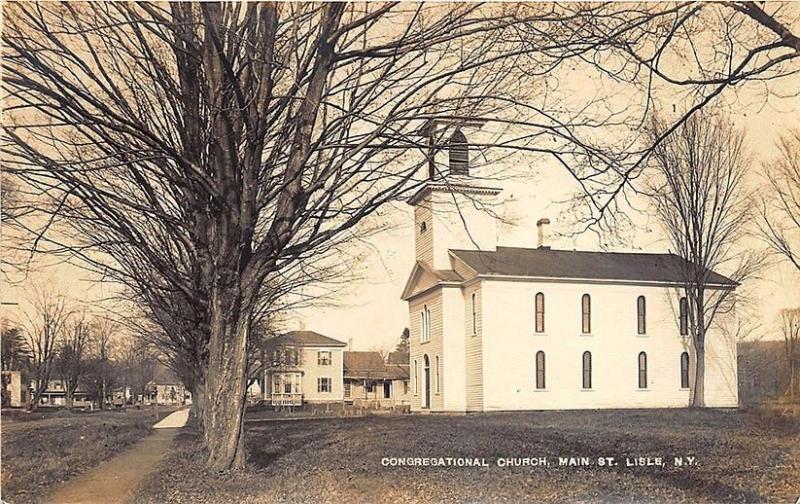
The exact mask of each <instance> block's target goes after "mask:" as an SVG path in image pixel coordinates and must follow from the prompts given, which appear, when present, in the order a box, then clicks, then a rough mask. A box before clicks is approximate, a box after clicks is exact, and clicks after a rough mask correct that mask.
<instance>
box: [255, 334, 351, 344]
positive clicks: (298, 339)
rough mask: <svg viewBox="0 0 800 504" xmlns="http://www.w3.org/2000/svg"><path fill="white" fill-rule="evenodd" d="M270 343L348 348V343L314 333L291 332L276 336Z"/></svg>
mask: <svg viewBox="0 0 800 504" xmlns="http://www.w3.org/2000/svg"><path fill="white" fill-rule="evenodd" d="M270 343H277V344H281V345H287V346H311V347H326V346H328V347H346V346H347V343H344V342H342V341H339V340H336V339H333V338H329V337H328V336H325V335H322V334H320V333H317V332H314V331H289V332H287V333H286V334H282V335H280V336H276V337H275V338H273V339H272V340H271V341H270Z"/></svg>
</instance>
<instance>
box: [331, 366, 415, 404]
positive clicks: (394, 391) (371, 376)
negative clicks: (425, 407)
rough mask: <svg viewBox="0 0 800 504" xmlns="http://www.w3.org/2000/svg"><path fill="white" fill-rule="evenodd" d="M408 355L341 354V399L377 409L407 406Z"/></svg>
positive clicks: (408, 397)
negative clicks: (342, 397)
mask: <svg viewBox="0 0 800 504" xmlns="http://www.w3.org/2000/svg"><path fill="white" fill-rule="evenodd" d="M409 399H410V396H409V394H408V354H400V353H399V352H393V353H391V354H389V355H388V356H387V359H386V360H384V359H383V357H381V355H380V353H378V352H345V353H344V400H345V402H346V403H353V404H364V405H366V406H370V407H372V406H375V407H379V408H384V407H391V406H397V405H403V404H410V403H409Z"/></svg>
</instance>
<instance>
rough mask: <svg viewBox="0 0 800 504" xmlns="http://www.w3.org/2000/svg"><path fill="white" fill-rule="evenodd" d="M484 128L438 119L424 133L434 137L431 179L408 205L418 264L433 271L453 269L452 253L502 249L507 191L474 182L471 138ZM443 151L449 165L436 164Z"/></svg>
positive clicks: (478, 124)
mask: <svg viewBox="0 0 800 504" xmlns="http://www.w3.org/2000/svg"><path fill="white" fill-rule="evenodd" d="M483 124H485V121H478V120H474V121H451V120H442V119H434V120H429V121H428V122H427V123H426V124H425V125H424V126H423V128H421V129H420V132H419V133H420V135H424V136H426V137H427V138H428V145H429V150H428V180H427V182H426V183H425V185H423V186H422V188H420V190H419V191H417V193H416V194H414V196H412V197H411V198H410V199H409V201H408V203H409V204H410V205H412V206H413V207H414V224H415V226H414V228H415V229H414V244H415V251H416V259H417V260H418V261H420V262H424V263H426V264H427V265H428V266H430V267H431V268H433V269H450V268H451V265H450V257H449V253H448V251H449V250H450V249H466V250H486V251H494V250H496V249H497V222H496V218H495V214H496V212H497V204H498V201H497V195H498V194H499V193H500V191H501V190H500V189H498V188H496V187H491V186H490V185H487V184H486V183H485V182H482V181H481V180H479V179H477V178H475V177H474V175H473V173H472V171H473V168H474V167H472V166H471V163H470V146H469V141H468V137H467V135H468V134H470V133H474V132H476V131H477V130H479V129H480V127H481V126H483ZM437 143H438V145H441V146H443V147H441V148H439V149H437ZM437 150H447V155H448V162H447V163H446V164H444V165H439V164H437V163H436V155H437V154H438V153H439V152H437Z"/></svg>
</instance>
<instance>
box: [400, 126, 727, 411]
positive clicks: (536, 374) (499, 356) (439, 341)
mask: <svg viewBox="0 0 800 504" xmlns="http://www.w3.org/2000/svg"><path fill="white" fill-rule="evenodd" d="M430 127H431V128H433V127H435V124H433V125H430ZM449 151H450V152H449V161H450V163H449V169H448V170H447V172H446V173H444V174H439V175H436V174H435V173H434V169H433V163H431V166H432V167H431V177H430V180H429V181H428V182H427V183H426V184H425V185H424V186H423V187H422V188H421V189H420V190H419V191H418V192H417V193H416V194H415V195H414V196H413V197H411V198H410V199H409V204H411V205H412V206H413V207H414V216H415V250H416V263H415V265H414V267H413V269H412V272H411V275H410V277H409V279H408V281H407V283H406V286H405V289H404V291H403V294H402V298H403V300H405V301H407V302H408V308H409V322H410V326H409V327H410V329H411V337H410V357H409V360H410V362H409V365H410V374H411V376H410V396H411V408H412V410H413V411H439V412H471V411H502V410H545V409H580V408H650V407H651V408H665V407H686V406H688V405H689V402H690V398H691V391H692V387H693V384H694V383H693V382H694V369H695V354H694V351H693V348H692V342H691V336H690V335H689V327H690V326H689V324H690V321H689V320H688V318H689V317H688V310H687V305H686V299H685V298H683V297H682V295H683V294H682V288H681V285H682V281H681V278H682V276H681V271H682V268H683V267H685V264H686V263H685V261H684V260H683V259H681V258H680V257H678V256H676V255H673V254H652V253H610V252H589V251H576V250H557V249H553V248H551V247H550V246H549V245H548V242H547V225H548V224H549V221H548V220H547V219H545V218H543V219H540V220H539V221H538V224H537V225H538V237H539V244H538V245H539V246H538V247H537V248H518V247H503V246H500V245H499V244H498V243H497V221H496V218H495V217H494V216H493V215H494V214H493V212H492V208H496V207H497V205H498V201H499V199H498V198H499V195H500V193H501V189H500V188H498V187H494V186H493V184H491V183H487V182H486V181H485V180H480V179H479V178H477V177H473V176H471V174H470V164H469V146H468V144H467V139H466V136H465V135H464V133H463V132H462V131H461V129H456V131H455V133H453V134H452V136H451V138H450V143H449ZM707 288H708V289H735V288H736V283H735V282H733V281H732V280H730V279H729V278H726V277H724V276H722V275H720V274H717V273H712V274H711V275H710V280H709V283H708V284H707ZM705 347H706V358H705V368H706V370H705V373H706V374H705V403H706V405H707V406H709V407H735V406H737V405H738V393H737V376H736V342H735V341H733V340H732V339H731V338H730V337H728V336H726V334H725V333H724V332H723V331H721V330H720V329H718V328H712V329H710V330H709V332H708V334H707V336H706V345H705Z"/></svg>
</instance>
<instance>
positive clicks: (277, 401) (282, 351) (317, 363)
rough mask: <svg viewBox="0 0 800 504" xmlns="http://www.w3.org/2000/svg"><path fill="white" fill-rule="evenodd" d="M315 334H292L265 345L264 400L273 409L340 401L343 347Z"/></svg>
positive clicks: (339, 342)
mask: <svg viewBox="0 0 800 504" xmlns="http://www.w3.org/2000/svg"><path fill="white" fill-rule="evenodd" d="M346 346H347V345H346V344H345V343H343V342H341V341H339V340H335V339H333V338H329V337H328V336H324V335H322V334H319V333H316V332H314V331H291V332H288V333H286V334H283V335H281V336H278V337H275V338H272V339H270V340H269V341H268V343H267V345H266V346H265V350H264V355H263V357H262V359H263V361H264V368H263V373H264V379H263V380H264V381H263V383H264V386H263V388H262V394H263V399H264V401H265V402H267V403H268V404H272V405H273V406H300V405H302V404H303V403H324V402H341V401H342V400H343V393H344V387H343V384H342V374H343V373H342V372H343V356H342V354H343V353H344V348H345V347H346Z"/></svg>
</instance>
